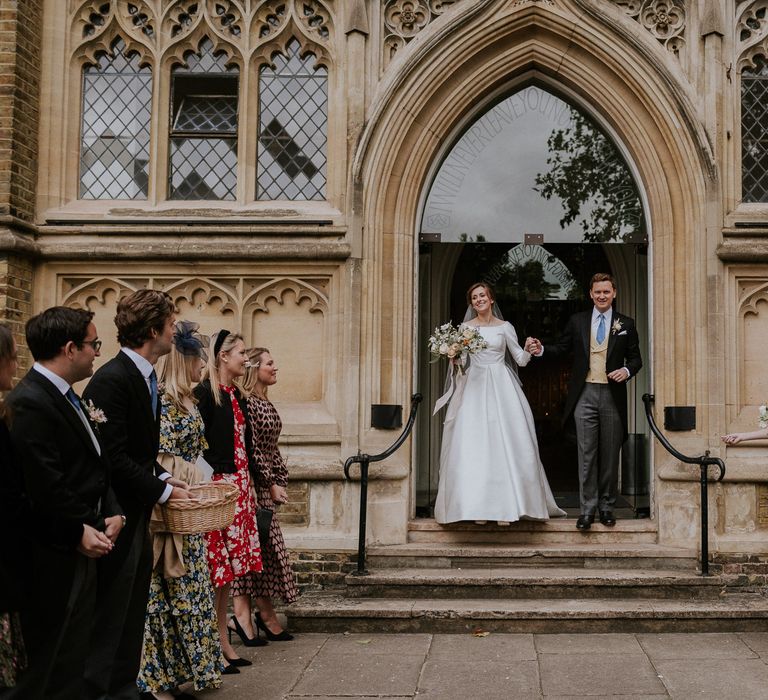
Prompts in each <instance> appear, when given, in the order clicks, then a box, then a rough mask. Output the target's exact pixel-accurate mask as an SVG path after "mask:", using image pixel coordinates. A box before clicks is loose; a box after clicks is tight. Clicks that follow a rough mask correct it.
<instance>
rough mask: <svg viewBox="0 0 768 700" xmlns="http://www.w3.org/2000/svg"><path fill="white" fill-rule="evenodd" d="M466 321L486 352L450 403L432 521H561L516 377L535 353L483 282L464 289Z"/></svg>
mask: <svg viewBox="0 0 768 700" xmlns="http://www.w3.org/2000/svg"><path fill="white" fill-rule="evenodd" d="M467 302H468V304H469V309H468V310H467V316H466V317H465V323H467V324H468V325H470V326H474V327H476V328H477V329H478V331H479V332H480V334H481V335H482V336H483V338H484V339H485V341H486V342H487V343H488V347H487V348H486V349H484V350H481V351H479V352H477V353H475V354H474V355H472V356H471V360H470V362H469V367H468V369H467V370H466V373H465V374H464V375H460V376H459V378H458V380H457V386H456V390H455V392H454V393H453V395H452V396H444V397H443V398H442V400H440V401H438V403H437V406H436V408H435V411H437V410H439V408H441V407H442V405H444V403H445V401H447V400H448V398H450V403H449V404H448V412H447V414H446V417H445V426H444V429H443V444H442V448H441V451H440V482H439V486H438V490H437V501H436V503H435V520H436V521H437V522H438V523H453V522H457V521H459V520H474V521H477V522H479V523H480V524H482V523H483V522H485V521H487V520H496V521H498V523H499V525H508V524H509V523H510V522H512V521H515V520H520V519H523V518H525V519H528V520H547V519H548V518H549V517H550V516H563V515H565V512H564V511H562V510H560V509H559V508H558V507H557V505H556V503H555V499H554V497H553V496H552V491H551V489H550V488H549V483H548V482H547V477H546V475H545V474H544V468H543V467H542V464H541V459H540V458H539V449H538V445H537V442H536V431H535V428H534V424H533V414H532V413H531V408H530V406H529V405H528V401H527V400H526V398H525V394H524V393H523V389H522V386H521V384H520V380H519V379H518V378H517V367H516V366H515V364H514V363H513V362H511V361H509V359H508V355H511V357H512V359H513V360H514V362H515V363H517V364H518V365H520V366H525V365H527V364H528V362H529V361H530V359H531V355H530V353H529V350H536V345H537V341H536V340H534V339H532V338H529V339H528V340H527V341H526V344H525V345H526V347H525V349H523V348H521V347H520V345H519V343H518V342H517V334H516V333H515V329H514V328H513V327H512V324H510V323H508V322H506V321H504V320H502V318H501V313H500V312H499V310H498V306H497V305H496V304H495V301H494V296H493V291H492V290H491V287H490V285H488V284H486V283H485V282H479V283H477V284H473V285H472V286H471V287H470V288H469V291H468V292H467Z"/></svg>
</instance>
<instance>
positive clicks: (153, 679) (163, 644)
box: [137, 394, 224, 693]
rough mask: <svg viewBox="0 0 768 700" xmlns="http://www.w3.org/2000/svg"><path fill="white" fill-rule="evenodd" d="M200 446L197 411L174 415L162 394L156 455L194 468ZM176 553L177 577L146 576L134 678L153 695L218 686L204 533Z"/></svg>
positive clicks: (218, 651)
mask: <svg viewBox="0 0 768 700" xmlns="http://www.w3.org/2000/svg"><path fill="white" fill-rule="evenodd" d="M206 447H207V445H206V442H205V436H204V431H203V421H202V418H201V417H200V413H199V412H198V410H197V408H196V407H195V408H193V410H192V411H191V412H190V413H185V412H183V411H180V410H179V409H178V408H177V407H176V406H175V404H173V402H172V401H171V400H170V399H169V398H168V396H167V394H163V395H162V397H161V416H160V451H161V452H168V453H169V454H173V455H177V456H179V457H181V458H182V459H184V460H186V461H188V462H192V463H193V464H194V463H195V462H196V461H197V458H198V456H200V454H202V452H203V450H204V449H205V448H206ZM182 555H183V558H184V564H185V566H186V574H184V575H183V576H180V577H179V578H166V577H164V576H162V575H161V574H160V573H158V572H157V571H155V572H153V574H152V581H151V583H150V587H149V605H148V607H147V617H146V620H145V623H144V649H143V652H142V659H141V669H140V671H139V677H138V680H137V685H138V686H139V689H140V690H141V691H149V692H158V693H159V692H163V691H167V690H171V689H173V688H176V687H178V686H179V685H181V684H182V683H186V682H188V681H192V682H193V683H194V686H195V690H203V689H205V688H218V687H219V686H220V685H221V669H222V667H223V663H224V662H223V657H222V653H221V644H220V642H219V632H218V627H217V624H216V610H215V606H214V594H213V586H212V584H211V577H210V573H209V571H208V562H207V552H206V546H205V537H204V535H185V536H184V545H183V549H182Z"/></svg>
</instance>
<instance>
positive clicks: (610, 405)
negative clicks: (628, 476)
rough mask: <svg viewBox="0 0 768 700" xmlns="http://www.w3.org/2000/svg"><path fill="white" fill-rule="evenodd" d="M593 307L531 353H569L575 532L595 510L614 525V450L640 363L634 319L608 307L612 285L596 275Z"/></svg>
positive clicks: (604, 275) (613, 295)
mask: <svg viewBox="0 0 768 700" xmlns="http://www.w3.org/2000/svg"><path fill="white" fill-rule="evenodd" d="M589 296H590V298H591V299H592V302H593V303H594V306H593V308H592V309H590V310H589V311H583V312H581V313H577V314H574V315H573V316H571V318H570V320H569V321H568V324H567V325H566V327H565V331H564V332H563V334H562V336H561V337H560V340H559V341H558V342H557V343H554V344H553V345H547V346H546V348H543V347H542V346H541V345H540V344H538V343H537V344H538V347H534V348H533V354H534V355H541V354H542V353H543V352H545V351H546V354H547V355H552V356H555V357H557V356H559V355H564V354H569V353H570V354H572V355H573V369H572V371H571V379H570V382H569V384H568V398H567V400H566V404H565V415H564V417H563V422H564V423H565V422H567V421H569V420H570V419H571V418H573V420H574V421H575V423H576V440H577V445H578V455H579V486H580V489H579V495H580V501H581V504H580V505H581V515H580V516H579V519H578V520H577V521H576V527H577V529H579V530H588V529H589V528H590V527H591V525H592V523H593V522H594V520H595V511H599V517H600V522H601V523H602V524H603V525H608V526H613V525H615V524H616V518H615V516H614V514H613V510H614V506H615V504H616V495H617V492H618V478H619V476H618V475H619V453H620V451H621V446H622V445H623V444H624V441H625V440H626V439H627V381H628V380H629V379H630V378H632V377H634V376H635V375H636V374H637V373H638V372H639V371H640V368H641V367H642V366H643V360H642V358H641V357H640V347H639V341H638V337H637V330H636V328H635V322H634V320H633V319H631V318H630V317H629V316H624V315H623V314H620V313H617V312H615V311H614V310H613V300H614V299H615V298H616V283H615V282H614V279H613V277H612V276H611V275H609V274H607V273H602V272H601V273H597V274H595V275H593V277H592V280H591V282H590V285H589Z"/></svg>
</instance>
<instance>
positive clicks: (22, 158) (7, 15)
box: [0, 0, 43, 221]
mask: <svg viewBox="0 0 768 700" xmlns="http://www.w3.org/2000/svg"><path fill="white" fill-rule="evenodd" d="M42 6H43V0H23V1H22V0H0V216H14V217H18V218H19V219H22V220H24V221H32V220H33V219H34V214H35V192H36V187H37V165H38V149H37V138H38V122H39V119H38V116H39V98H40V48H41V34H42V26H43V7H42Z"/></svg>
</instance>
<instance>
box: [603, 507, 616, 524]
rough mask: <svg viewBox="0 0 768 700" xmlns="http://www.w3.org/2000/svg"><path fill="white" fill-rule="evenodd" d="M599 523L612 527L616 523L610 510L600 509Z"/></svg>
mask: <svg viewBox="0 0 768 700" xmlns="http://www.w3.org/2000/svg"><path fill="white" fill-rule="evenodd" d="M600 523H601V524H602V525H605V526H606V527H613V526H614V525H615V524H616V518H614V517H613V513H611V511H609V510H601V511H600Z"/></svg>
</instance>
